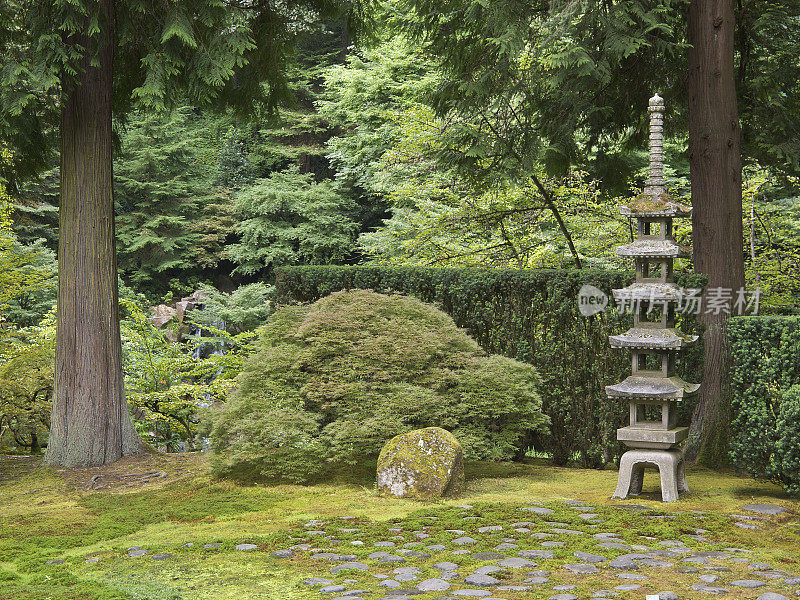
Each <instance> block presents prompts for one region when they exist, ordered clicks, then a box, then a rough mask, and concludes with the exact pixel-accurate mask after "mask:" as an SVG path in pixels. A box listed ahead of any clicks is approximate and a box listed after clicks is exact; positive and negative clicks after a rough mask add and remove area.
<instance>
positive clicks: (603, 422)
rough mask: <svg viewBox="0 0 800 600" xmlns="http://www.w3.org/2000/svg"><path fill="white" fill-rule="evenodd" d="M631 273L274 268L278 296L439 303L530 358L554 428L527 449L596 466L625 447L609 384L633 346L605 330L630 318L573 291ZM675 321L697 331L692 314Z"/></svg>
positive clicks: (612, 283)
mask: <svg viewBox="0 0 800 600" xmlns="http://www.w3.org/2000/svg"><path fill="white" fill-rule="evenodd" d="M632 280H633V274H632V273H630V272H625V271H606V270H599V269H585V270H576V269H571V270H523V271H520V270H503V269H441V268H424V267H382V266H375V267H373V266H358V267H340V266H307V267H287V268H283V269H279V270H278V271H277V273H276V281H275V287H276V292H277V295H278V301H279V302H282V303H292V302H314V301H315V300H318V299H319V298H321V297H323V296H325V295H327V294H330V293H331V292H335V291H339V290H347V289H370V290H375V291H376V292H392V291H396V292H400V293H403V294H409V295H412V296H415V297H417V298H419V299H420V300H422V301H423V302H430V303H434V304H436V305H437V306H439V307H441V308H442V310H444V311H445V312H446V313H447V314H449V315H450V316H451V317H452V318H453V319H454V321H455V323H456V325H458V326H459V327H463V328H464V329H466V330H467V333H469V335H471V336H472V337H473V338H475V340H477V342H478V343H479V344H480V345H481V347H482V348H483V349H484V350H486V351H487V352H491V353H496V354H501V355H504V356H507V357H511V358H514V359H517V360H520V361H524V362H526V363H530V364H532V365H534V366H535V367H536V368H537V370H538V371H539V373H540V375H541V377H542V386H541V390H540V393H541V396H542V404H543V411H544V412H545V414H547V415H548V416H549V417H550V420H551V426H550V431H549V432H548V433H546V434H534V435H531V436H529V437H528V438H527V440H526V443H527V445H528V447H535V448H536V449H537V450H540V451H545V452H547V453H549V454H550V455H551V456H552V458H553V461H554V462H555V463H556V464H565V463H567V462H569V461H571V460H577V462H578V463H579V464H581V465H583V466H587V467H599V466H602V465H603V464H605V463H607V462H610V461H612V460H614V459H615V458H617V457H618V456H619V455H620V454H621V452H622V451H623V448H622V446H621V445H620V444H619V443H618V442H617V440H616V430H617V428H618V427H620V426H621V425H622V424H623V423H624V422H625V420H626V419H627V418H628V406H627V403H625V402H621V401H618V402H613V401H609V400H608V399H607V398H606V395H605V386H606V385H608V384H611V383H617V382H619V381H621V380H622V379H624V378H625V377H627V376H628V375H630V354H629V353H627V354H626V353H624V352H619V351H612V350H611V349H610V348H609V345H608V336H609V334H611V333H619V332H621V331H625V330H626V329H627V328H628V327H630V325H631V322H630V317H629V316H627V315H626V316H619V315H616V314H614V312H613V307H612V306H611V305H609V307H608V308H607V309H606V310H605V311H603V312H601V313H599V314H597V315H595V316H593V317H590V318H586V317H584V316H582V315H581V314H580V313H579V311H578V304H577V298H578V292H579V290H580V288H581V287H582V286H583V285H584V284H591V285H594V286H596V287H598V288H600V289H601V290H603V291H604V292H606V293H607V294H610V292H611V290H612V289H614V288H621V287H625V286H626V285H628V284H629V283H631V281H632ZM679 283H680V284H681V285H684V286H686V287H702V285H703V279H702V278H701V277H698V276H689V277H683V278H679ZM681 326H682V327H683V328H684V329H685V330H687V331H694V330H695V323H694V320H693V318H687V319H686V322H685V323H682V324H681ZM701 357H702V346H700V345H698V346H696V347H695V348H693V349H691V350H690V351H689V352H687V353H686V355H685V356H682V358H681V360H682V361H683V363H684V365H683V368H682V373H683V376H684V378H685V379H686V380H687V381H699V377H700V373H701V370H700V362H701V360H700V359H701ZM694 401H695V400H691V401H689V402H684V403H681V406H680V408H679V419H680V421H681V424H685V425H688V423H689V417H690V415H691V411H692V410H693V407H694ZM462 442H463V440H462Z"/></svg>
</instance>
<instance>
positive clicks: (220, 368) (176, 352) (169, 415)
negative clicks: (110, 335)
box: [120, 300, 252, 451]
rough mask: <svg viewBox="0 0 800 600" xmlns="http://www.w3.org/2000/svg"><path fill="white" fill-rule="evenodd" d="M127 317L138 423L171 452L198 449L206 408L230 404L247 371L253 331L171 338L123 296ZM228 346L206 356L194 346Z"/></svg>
mask: <svg viewBox="0 0 800 600" xmlns="http://www.w3.org/2000/svg"><path fill="white" fill-rule="evenodd" d="M121 304H122V306H123V307H124V310H125V313H126V316H125V318H124V319H123V320H122V321H121V323H120V326H121V332H122V344H123V371H124V373H125V387H126V391H127V399H128V405H129V406H130V408H131V410H132V413H133V417H134V424H135V425H136V427H137V429H138V431H139V433H140V434H141V435H142V436H144V437H145V439H151V440H152V441H153V443H154V445H155V446H165V447H166V448H167V449H168V450H170V451H175V450H177V449H178V448H179V447H180V446H181V445H182V444H184V443H185V444H186V448H187V449H190V450H191V449H194V445H195V441H196V440H195V438H196V436H197V432H198V429H197V428H198V424H199V422H200V418H199V413H200V411H201V409H202V407H203V406H209V405H211V404H213V403H215V402H224V401H225V400H226V398H227V397H228V394H230V392H231V391H232V390H233V388H234V387H235V384H234V378H235V377H236V375H238V373H239V372H240V371H241V368H242V362H243V360H244V354H243V352H244V351H243V346H244V344H245V343H246V341H248V339H249V338H250V337H252V336H251V335H249V334H247V333H243V334H238V335H231V334H228V333H226V332H224V331H221V330H219V329H211V328H209V329H211V331H210V333H212V334H214V335H215V336H217V337H216V338H200V337H198V338H196V339H194V340H193V341H192V343H191V344H189V345H188V346H187V345H183V344H178V343H174V342H169V341H167V340H166V339H165V337H164V334H163V332H162V331H161V330H159V329H156V328H155V327H154V326H153V324H152V323H151V322H150V320H149V319H148V318H147V317H146V316H145V314H144V313H143V312H142V310H141V309H140V308H139V307H138V306H137V305H136V304H135V303H133V302H130V301H126V300H123V301H122V302H121ZM221 343H224V344H225V346H226V352H225V353H212V354H210V355H209V356H207V357H206V358H201V357H200V353H199V352H193V349H194V348H196V347H199V346H207V345H209V344H216V345H218V346H219V345H220V344H221Z"/></svg>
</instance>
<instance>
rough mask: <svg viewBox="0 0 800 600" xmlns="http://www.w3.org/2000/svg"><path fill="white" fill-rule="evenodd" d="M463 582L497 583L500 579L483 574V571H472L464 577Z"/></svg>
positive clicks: (471, 583) (478, 583) (468, 583)
mask: <svg viewBox="0 0 800 600" xmlns="http://www.w3.org/2000/svg"><path fill="white" fill-rule="evenodd" d="M464 583H466V584H467V585H487V586H488V585H499V584H500V580H499V579H497V578H496V577H492V576H491V575H484V574H483V573H473V574H472V575H467V576H466V577H465V578H464Z"/></svg>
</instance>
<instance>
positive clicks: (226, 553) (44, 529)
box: [0, 454, 800, 600]
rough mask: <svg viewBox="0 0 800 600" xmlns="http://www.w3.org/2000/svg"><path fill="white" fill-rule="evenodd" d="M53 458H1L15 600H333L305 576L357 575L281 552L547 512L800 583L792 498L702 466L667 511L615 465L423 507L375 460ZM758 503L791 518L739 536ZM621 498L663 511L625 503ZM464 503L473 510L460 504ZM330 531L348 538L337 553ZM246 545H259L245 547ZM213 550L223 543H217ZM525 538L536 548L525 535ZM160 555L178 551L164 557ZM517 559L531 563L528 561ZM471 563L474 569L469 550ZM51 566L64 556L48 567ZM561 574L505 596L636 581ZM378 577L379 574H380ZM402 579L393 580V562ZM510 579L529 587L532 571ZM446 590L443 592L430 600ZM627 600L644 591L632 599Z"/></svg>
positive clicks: (583, 542)
mask: <svg viewBox="0 0 800 600" xmlns="http://www.w3.org/2000/svg"><path fill="white" fill-rule="evenodd" d="M38 462H39V459H37V458H35V457H0V506H2V511H1V512H0V599H2V600H5V599H9V600H11V599H14V600H20V599H30V600H45V599H52V600H57V599H58V600H60V599H64V600H66V599H69V600H82V599H90V598H104V599H106V598H107V599H111V598H114V599H148V600H161V599H178V598H181V599H187V600H188V599H190V598H191V599H193V600H195V599H196V600H204V599H211V598H214V599H228V598H230V599H234V598H235V599H237V600H242V599H247V598H270V599H272V598H274V599H276V600H277V599H283V598H285V599H290V600H291V599H304V598H320V597H321V595H320V593H319V592H318V591H316V590H310V589H309V588H308V587H307V586H304V585H302V584H300V583H299V582H300V581H301V580H302V579H304V578H306V577H310V576H318V577H327V578H329V579H332V580H334V581H339V580H343V579H347V578H348V576H352V574H348V572H346V571H345V572H342V573H338V574H331V573H330V569H331V567H332V565H331V564H330V563H325V564H322V563H323V562H324V561H315V560H312V559H311V558H310V556H311V555H310V554H308V553H304V552H298V553H296V555H295V556H294V557H291V558H288V559H286V558H276V557H274V556H273V555H272V552H273V551H275V550H277V549H285V548H288V547H289V546H291V545H295V544H302V543H306V542H308V543H309V544H312V545H314V546H316V547H326V544H327V545H331V543H333V544H336V545H337V549H336V550H335V551H337V552H347V553H352V554H355V555H357V556H358V560H364V561H366V558H365V557H366V554H368V553H370V552H374V551H375V550H379V549H380V548H375V547H374V546H373V544H374V542H376V541H383V540H389V539H391V536H392V535H393V532H390V531H389V529H392V528H400V529H402V530H403V531H406V532H409V536H410V537H408V539H406V541H407V542H411V541H413V540H414V538H413V535H412V533H411V532H426V534H425V535H429V536H430V537H429V538H426V539H425V543H426V544H433V543H449V542H450V540H452V537H453V536H452V535H451V534H448V533H447V532H446V530H448V529H460V530H467V531H468V533H467V535H474V536H475V537H476V538H478V539H479V541H478V543H477V544H476V546H475V547H474V548H472V550H473V552H477V551H479V550H478V549H481V550H484V551H486V550H492V549H493V548H494V547H495V546H496V544H497V543H498V542H499V538H497V537H494V538H492V537H491V536H490V537H487V538H481V537H479V536H478V535H477V534H475V533H470V532H473V531H475V530H476V528H477V527H479V526H481V525H487V524H502V525H503V526H504V528H505V529H504V531H505V533H502V534H499V536H500V537H503V536H509V535H510V536H515V535H516V534H515V533H514V531H513V529H512V528H510V523H512V522H513V521H534V520H535V518H539V517H538V516H536V515H531V514H529V513H523V512H521V511H520V509H521V508H522V507H526V506H531V505H532V504H533V503H536V502H538V503H541V504H542V505H543V506H545V507H549V508H550V509H552V510H553V511H554V513H553V515H552V516H551V517H548V518H549V519H550V520H551V521H560V522H563V523H567V524H569V526H570V527H573V528H575V529H580V530H583V531H584V533H592V532H600V531H602V532H610V533H614V534H616V536H617V537H618V539H619V540H624V541H625V543H628V544H634V543H640V544H641V543H642V541H645V543H647V540H651V541H652V542H653V543H656V540H678V541H681V540H682V541H685V542H686V543H687V546H691V548H692V550H694V551H701V550H721V549H724V548H728V547H736V548H741V549H748V550H752V551H753V553H752V554H749V553H748V554H746V557H747V561H749V562H755V561H763V562H767V563H770V564H771V565H774V568H775V569H780V570H783V571H785V572H786V573H789V574H794V575H800V551H799V550H798V548H800V524H799V523H798V520H797V515H798V513H800V502H798V501H796V500H791V499H789V498H788V497H786V496H785V495H784V494H783V493H782V491H781V490H780V488H778V487H776V486H773V485H771V484H768V483H763V482H757V481H753V480H751V479H746V478H741V477H737V476H735V475H733V474H718V473H712V472H708V471H703V470H697V469H693V470H690V471H689V473H688V478H689V485H690V487H691V488H692V493H691V495H689V496H688V497H686V498H685V499H682V500H681V501H680V502H678V503H675V504H662V503H661V502H660V501H657V496H656V493H655V492H656V488H655V484H656V478H655V476H654V475H648V477H646V479H645V494H644V495H643V496H641V497H639V498H637V499H635V500H629V501H624V502H622V501H619V500H611V499H610V495H611V493H612V492H613V490H614V487H615V484H616V476H617V474H616V472H615V471H595V470H583V469H568V468H556V467H552V466H547V465H544V464H538V463H536V464H505V463H504V464H492V463H472V464H467V469H466V470H467V489H466V492H465V493H464V494H463V495H462V496H460V497H459V498H457V499H453V500H447V501H445V502H433V503H419V502H413V501H404V500H399V499H386V498H379V497H378V496H377V495H376V493H375V489H374V477H373V474H374V471H373V470H372V469H373V467H372V466H371V465H366V466H364V467H363V470H362V471H361V472H350V473H348V474H347V475H346V476H345V475H342V476H340V477H339V478H335V480H332V481H330V482H326V483H318V484H316V485H313V486H293V485H279V486H266V485H264V486H240V485H237V484H233V483H229V482H225V481H216V480H213V479H212V478H211V477H210V476H209V469H208V465H207V460H206V456H205V455H201V454H189V455H148V456H146V457H143V458H136V459H124V460H123V461H120V462H119V463H117V464H115V465H112V466H111V467H105V468H95V469H72V470H62V471H59V470H54V469H49V468H43V467H40V466H38ZM564 500H578V501H582V502H585V503H587V504H588V505H590V506H591V507H593V508H592V512H593V513H597V514H598V515H599V516H598V517H597V521H596V522H594V521H593V522H592V523H595V524H590V522H589V521H583V520H581V519H579V518H578V516H579V511H576V510H574V509H573V508H572V507H571V506H569V505H567V504H564V502H563V501H564ZM754 502H762V503H771V504H777V505H780V506H783V507H785V508H787V509H788V511H787V512H786V513H783V514H782V515H779V516H776V517H769V518H767V519H766V520H758V519H756V520H753V521H751V522H752V523H754V524H756V525H757V526H759V527H760V528H759V529H742V528H740V527H738V526H736V525H735V522H737V521H739V522H741V521H742V519H740V518H737V517H733V516H730V515H732V514H733V515H735V514H742V508H741V507H742V506H743V505H745V504H748V503H754ZM620 504H631V505H633V504H635V505H639V506H643V507H646V508H647V509H648V510H646V511H645V510H641V509H640V510H622V509H619V508H614V507H612V505H620ZM461 505H470V506H471V508H459V506H461ZM692 511H702V514H701V513H697V512H692ZM342 517H348V518H347V519H342ZM349 517H353V518H349ZM465 517H466V518H465ZM315 519H316V520H320V521H322V522H323V524H322V525H320V526H319V527H317V529H321V530H322V531H324V532H325V533H324V534H310V533H309V531H310V530H309V527H308V526H307V524H308V522H309V521H311V520H315ZM537 525H538V523H537ZM341 529H345V530H347V529H357V531H354V532H348V531H344V532H342V531H340V530H341ZM698 529H701V530H704V531H702V536H701V537H702V538H703V539H702V540H697V539H696V538H693V537H690V536H692V535H697V530H698ZM509 532H510V533H509ZM394 533H397V532H394ZM314 535H317V536H319V537H318V539H314ZM324 536H333V537H335V538H336V540H337V541H336V542H330V541H325V542H324V543H323V538H324ZM517 537H522V536H517ZM558 539H563V538H558ZM325 540H330V538H329V537H328V538H325ZM353 541H355V542H356V544H352V542H353ZM358 542H362V544H359V543H358ZM242 543H252V544H255V545H257V548H255V549H253V550H251V551H241V550H236V549H235V546H236V545H238V544H242ZM526 543H527V542H526ZM596 543H597V542H596V540H595V539H593V538H592V537H590V536H586V535H583V536H572V538H570V539H568V540H567V541H566V542H565V545H564V546H561V547H557V548H555V559H554V560H558V559H563V560H561V563H563V562H565V561H567V559H568V558H569V557H570V556H572V553H573V552H574V551H575V550H585V551H587V552H591V551H592V548H593V547H594V545H595V544H596ZM207 544H213V545H215V547H213V548H204V547H203V546H204V545H207ZM217 544H219V545H217ZM519 544H520V545H521V546H520V547H523V546H522V544H523V542H522V541H520V542H519ZM400 546H402V544H398V547H400ZM132 547H141V548H142V549H144V550H146V551H147V554H146V555H144V556H140V557H135V558H132V557H129V556H128V551H129V549H130V548H132ZM524 547H528V546H524ZM159 553H162V554H169V556H168V557H165V558H164V559H163V560H158V559H154V558H153V556H154V555H155V554H159ZM617 554H621V552H617ZM508 555H509V556H516V552H509V553H508ZM447 556H449V554H448V555H447ZM613 556H614V554H609V557H613ZM456 558H457V559H458V560H457V561H456V562H458V561H460V560H463V559H464V556H463V555H462V556H460V557H456ZM92 559H97V560H92ZM62 560H63V561H64V562H63V563H62V562H60V561H62ZM437 560H438V561H442V560H455V559H454V558H452V557H451V558H447V557H446V556H445V555H444V554H442V555H435V556H433V557H431V558H429V559H425V558H421V559H420V560H419V562H418V563H414V564H418V565H419V566H421V567H423V568H429V567H430V566H431V565H430V564H429V563H433V562H436V561H437ZM48 561H58V562H57V564H50V565H48V564H46V563H47V562H48ZM87 561H90V562H87ZM747 561H740V562H736V563H730V562H727V563H724V564H725V565H727V567H729V568H730V569H732V572H731V577H732V576H739V575H741V577H740V578H744V577H746V576H750V577H751V578H752V576H753V574H752V573H749V575H748V573H747V568H748V566H747ZM366 562H369V561H366ZM567 562H577V561H576V560H575V559H574V558H573V559H572V560H571V561H567ZM486 564H491V561H488V562H487V563H486ZM720 564H723V563H720ZM391 566H393V565H391ZM559 566H560V563H559V565H556V564H555V563H554V564H553V565H548V564H547V561H542V564H541V565H540V566H539V567H538V568H540V569H551V570H552V571H553V575H552V576H550V582H549V584H548V585H547V586H544V587H542V588H541V590H539V591H536V592H530V591H529V592H524V593H523V592H514V591H504V592H502V594H500V592H495V595H496V597H500V596H501V595H502V597H503V598H507V599H509V600H513V599H517V598H519V599H521V598H548V597H549V596H550V595H553V594H555V593H556V592H553V591H552V587H553V586H555V585H558V584H565V585H569V584H575V585H577V586H578V587H577V588H575V589H574V590H573V591H572V593H575V594H576V595H578V596H581V594H584V595H585V596H587V597H588V595H590V594H589V593H590V592H591V591H592V590H597V589H610V587H613V586H617V585H619V584H621V583H623V584H624V583H630V582H626V581H620V580H619V579H615V580H613V581H611V580H609V578H610V575H609V574H608V572H607V571H606V570H602V571H601V572H600V574H598V575H589V576H578V575H572V574H570V573H568V572H566V571H562V570H560V568H559ZM712 566H713V565H712ZM375 569H377V570H375ZM372 570H375V571H374V572H379V570H380V567H377V568H376V567H371V571H372ZM739 571H741V573H739ZM386 572H388V573H389V574H391V568H388V570H386ZM469 572H470V571H465V573H469ZM647 575H648V581H647V586H649V587H647V589H648V590H649V589H654V590H656V591H658V590H663V589H674V588H678V589H676V590H675V591H676V592H678V593H679V595H680V596H681V597H682V598H685V597H707V595H704V594H701V593H699V592H692V591H691V585H693V584H696V583H698V581H697V575H688V574H683V573H680V574H676V572H675V570H674V569H656V570H649V571H647ZM428 576H430V575H428ZM504 576H507V577H509V582H513V581H512V579H513V578H514V577H516V574H515V573H510V574H508V575H504ZM370 577H371V575H370ZM726 577H727V579H730V577H728V576H726ZM362 579H363V578H362ZM723 579H724V578H723ZM378 581H379V580H378V579H374V578H373V581H366V583H365V586H366V585H369V586H371V587H369V588H366V587H365V589H369V590H370V593H371V594H372V595H371V596H370V597H371V598H381V597H382V595H383V592H384V591H385V590H383V589H382V588H377V587H376V586H377V582H378ZM720 583H722V582H720ZM462 586H463V584H462ZM770 586H771V587H769V588H764V589H770V590H772V589H774V590H775V591H778V592H780V593H783V594H786V595H794V594H795V591H794V590H793V589H789V588H788V587H787V586H786V585H783V584H781V583H780V581H779V580H778V583H776V584H774V585H773V584H772V583H770ZM464 587H470V586H464ZM796 587H797V588H800V586H796ZM764 589H760V590H758V589H756V590H748V589H744V590H736V589H734V590H733V592H732V593H731V594H723V595H721V596H715V597H721V598H757V597H758V595H759V593H761V592H763V591H764ZM687 590H689V591H687ZM642 591H643V590H642ZM442 595H443V593H442V592H432V593H427V594H423V595H419V596H416V597H417V598H420V599H428V598H435V597H438V596H442ZM333 596H338V594H333ZM620 597H621V598H642V597H644V595H643V594H642V593H641V592H633V591H632V592H621V596H620Z"/></svg>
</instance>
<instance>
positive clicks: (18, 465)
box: [0, 454, 42, 485]
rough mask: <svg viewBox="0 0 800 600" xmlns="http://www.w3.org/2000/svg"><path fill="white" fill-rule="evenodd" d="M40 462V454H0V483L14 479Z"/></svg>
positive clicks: (28, 471)
mask: <svg viewBox="0 0 800 600" xmlns="http://www.w3.org/2000/svg"><path fill="white" fill-rule="evenodd" d="M41 464H42V457H41V456H14V455H7V454H2V455H0V485H2V484H4V483H9V482H11V481H16V480H17V479H19V478H20V477H22V476H23V475H25V474H27V473H30V472H31V471H33V470H34V469H36V468H37V467H39V466H40V465H41Z"/></svg>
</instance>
